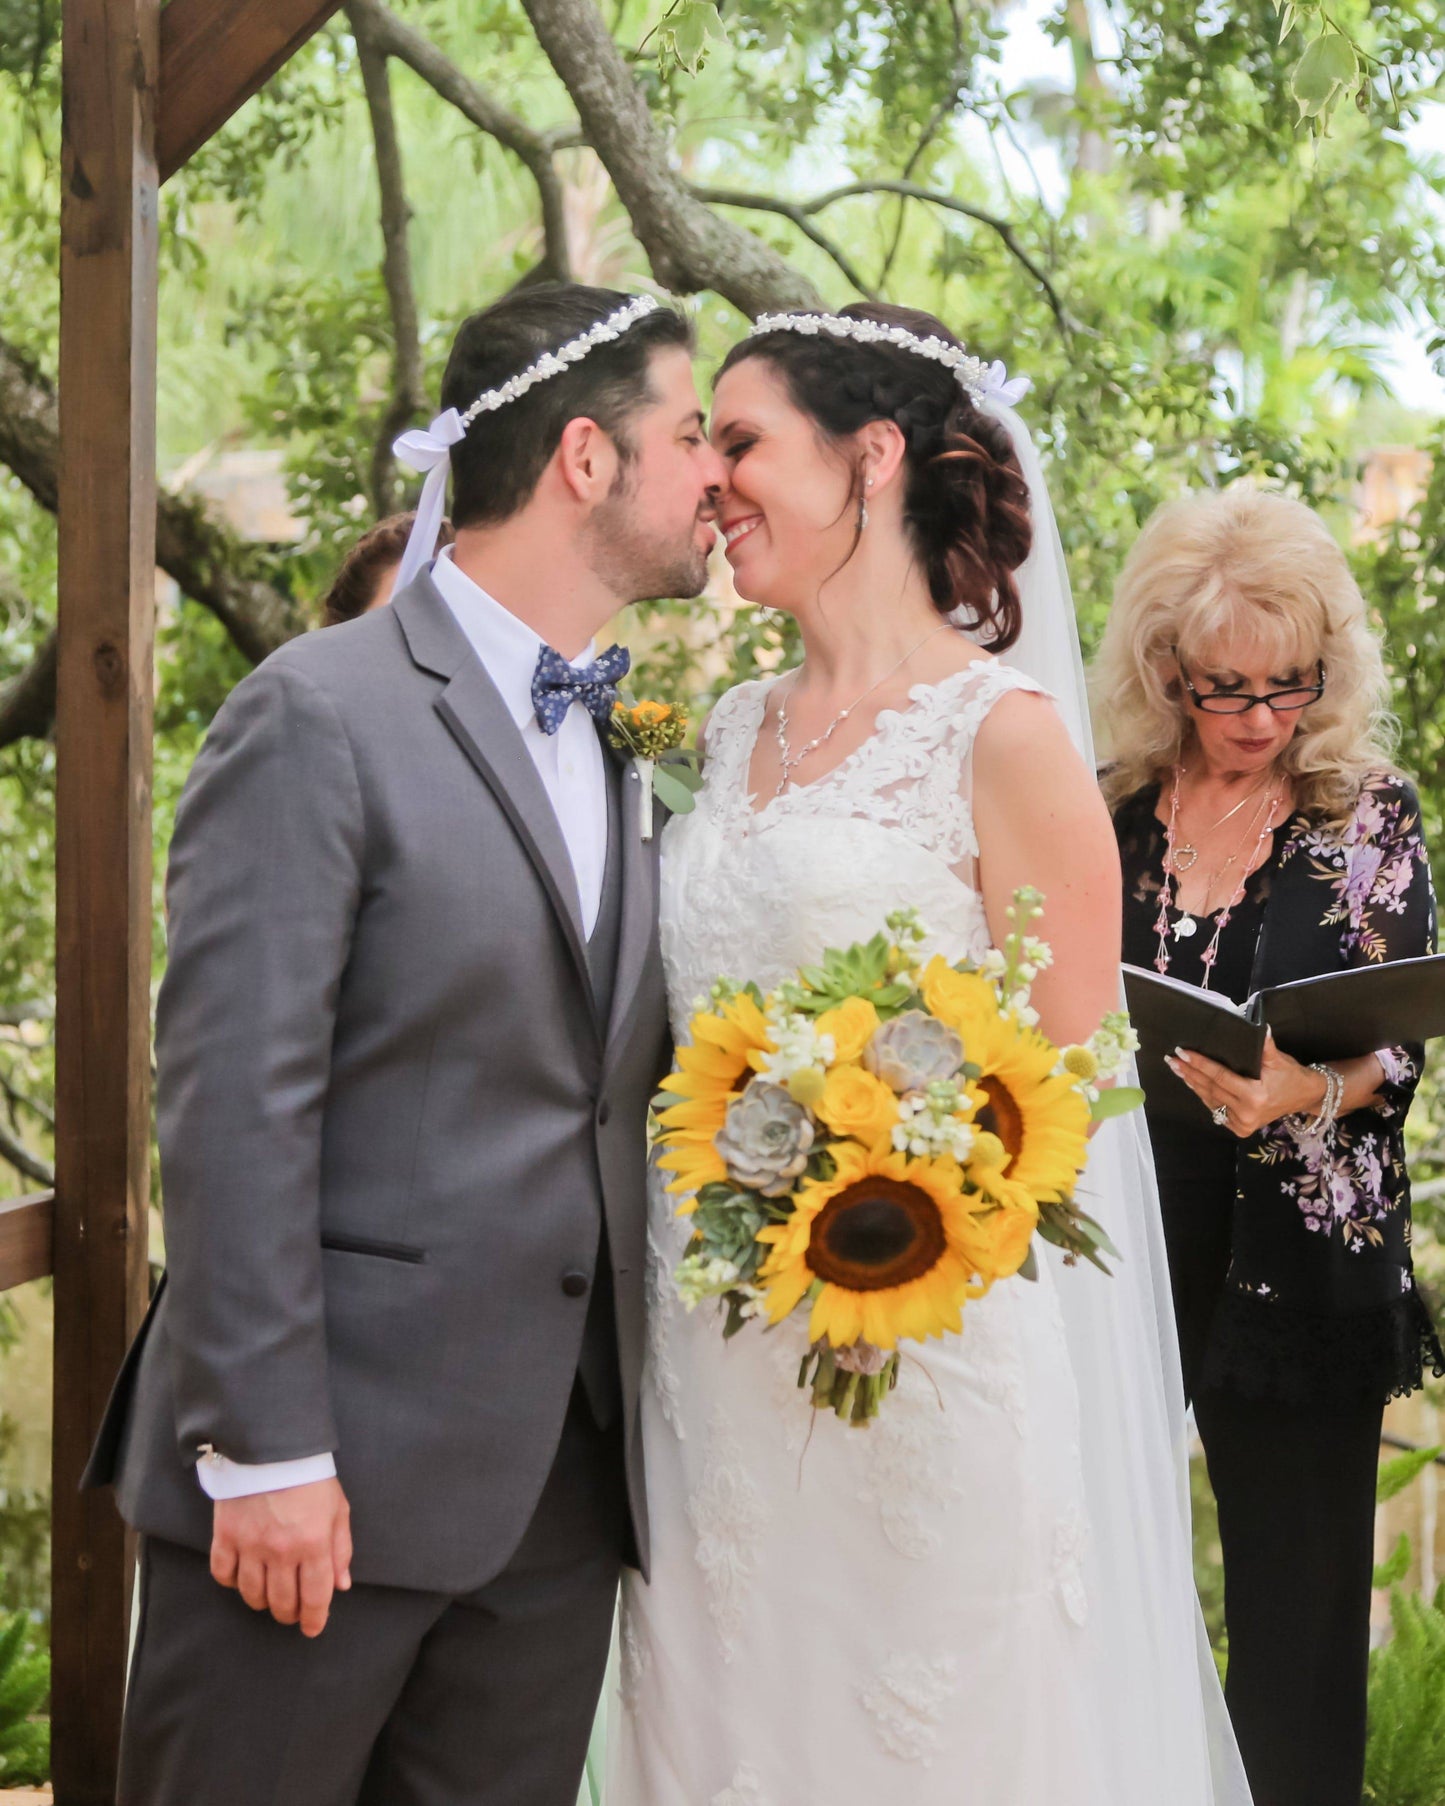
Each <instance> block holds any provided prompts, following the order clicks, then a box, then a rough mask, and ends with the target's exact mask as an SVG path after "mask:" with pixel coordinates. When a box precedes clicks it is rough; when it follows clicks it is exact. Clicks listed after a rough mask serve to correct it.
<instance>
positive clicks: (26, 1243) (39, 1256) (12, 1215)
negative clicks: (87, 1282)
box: [0, 1191, 55, 1292]
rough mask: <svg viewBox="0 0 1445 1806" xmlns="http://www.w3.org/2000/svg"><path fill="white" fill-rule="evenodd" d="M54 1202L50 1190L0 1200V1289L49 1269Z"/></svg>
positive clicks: (53, 1196)
mask: <svg viewBox="0 0 1445 1806" xmlns="http://www.w3.org/2000/svg"><path fill="white" fill-rule="evenodd" d="M54 1204H55V1193H54V1192H50V1191H42V1192H36V1193H35V1194H34V1196H33V1197H28V1198H6V1199H5V1201H4V1202H3V1203H0V1292H8V1291H9V1290H10V1288H11V1287H12V1286H23V1285H25V1284H26V1283H27V1282H28V1281H29V1280H32V1279H44V1277H45V1276H46V1274H47V1273H49V1271H50V1264H51V1252H52V1242H51V1223H52V1215H53V1208H54Z"/></svg>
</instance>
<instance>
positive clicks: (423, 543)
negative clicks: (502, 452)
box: [391, 408, 467, 595]
mask: <svg viewBox="0 0 1445 1806" xmlns="http://www.w3.org/2000/svg"><path fill="white" fill-rule="evenodd" d="M466 436H467V429H466V428H465V427H464V426H463V425H462V417H461V415H460V414H459V413H458V412H457V411H456V409H455V408H447V409H446V411H445V412H444V413H441V414H438V415H437V417H436V419H435V420H433V421H432V423H431V425H430V426H429V427H427V428H426V430H425V431H422V429H421V428H420V427H413V428H412V430H411V431H410V432H408V433H403V434H402V435H401V437H400V438H399V439H397V440H396V441H395V442H394V443H393V445H392V448H391V449H392V450H393V451H394V452H395V453H396V455H397V457H398V458H399V459H400V461H401V462H402V463H403V464H405V465H406V467H407V469H408V470H424V471H425V472H426V481H425V482H424V483H423V484H422V488H421V500H420V501H419V502H418V503H417V505H416V519H415V520H414V521H413V522H412V528H411V532H410V534H409V535H408V537H407V542H406V550H405V551H404V552H403V553H402V555H401V568H400V570H398V572H397V573H396V584H395V586H394V588H395V593H396V594H398V595H399V594H400V593H401V591H402V590H404V589H405V588H406V586H407V584H408V583H410V582H411V580H412V578H413V577H415V576H416V574H417V572H418V571H419V570H420V569H421V568H422V566H423V565H425V564H429V563H430V562H431V560H432V558H433V556H434V555H435V553H436V549H437V535H438V534H439V533H440V532H441V529H442V516H443V514H444V513H445V511H446V500H447V472H448V471H449V470H450V469H451V467H452V451H451V448H452V447H453V446H454V445H456V444H457V443H458V442H459V441H460V440H462V439H465V438H466Z"/></svg>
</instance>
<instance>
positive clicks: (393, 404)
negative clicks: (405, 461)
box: [347, 6, 426, 520]
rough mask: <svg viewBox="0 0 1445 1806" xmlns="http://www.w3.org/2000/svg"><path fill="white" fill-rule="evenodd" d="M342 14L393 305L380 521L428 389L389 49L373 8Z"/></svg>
mask: <svg viewBox="0 0 1445 1806" xmlns="http://www.w3.org/2000/svg"><path fill="white" fill-rule="evenodd" d="M347 17H348V19H349V20H350V22H351V30H352V33H353V35H354V36H355V38H356V56H357V61H358V63H359V64H360V65H361V80H362V85H363V86H364V87H365V89H366V107H367V111H368V113H369V114H370V115H371V136H372V140H373V142H374V143H375V146H376V180H377V187H378V189H379V190H380V196H381V242H382V254H381V274H382V280H383V282H384V283H385V285H386V299H387V304H388V306H389V307H390V309H391V333H392V359H391V401H390V402H389V404H388V405H387V409H386V412H385V413H384V414H383V415H382V417H381V423H380V425H379V426H378V428H377V433H376V443H375V445H374V446H373V447H372V453H371V505H372V508H373V509H374V511H375V513H376V517H377V519H378V520H380V519H382V518H383V517H384V516H386V515H388V514H394V513H395V512H396V511H397V509H398V508H399V507H400V505H401V497H400V495H399V493H398V490H397V482H396V459H395V457H394V456H393V454H392V449H391V446H392V441H393V440H394V439H395V438H396V436H397V434H398V433H401V432H404V431H405V430H406V428H407V427H409V426H410V425H411V423H412V421H413V420H414V419H415V418H416V416H417V415H418V414H420V413H421V411H422V409H423V408H424V407H425V405H426V394H425V388H424V385H423V381H422V364H421V333H420V329H419V328H418V326H417V314H416V291H415V290H414V288H413V287H412V278H411V251H410V248H409V247H408V244H407V227H408V223H409V221H410V219H411V206H410V204H409V203H408V201H407V198H406V181H405V176H404V173H403V170H402V163H401V144H400V142H399V141H398V138H397V134H396V114H395V113H394V111H393V110H392V104H391V74H390V70H389V69H388V66H387V57H386V52H385V51H384V50H382V49H381V48H380V47H379V46H378V44H377V42H376V37H375V34H374V32H373V30H372V21H371V15H370V13H368V12H367V10H366V8H365V7H364V6H350V7H348V8H347Z"/></svg>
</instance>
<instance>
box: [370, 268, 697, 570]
mask: <svg viewBox="0 0 1445 1806" xmlns="http://www.w3.org/2000/svg"><path fill="white" fill-rule="evenodd" d="M661 305H662V303H661V302H660V301H657V300H655V299H654V298H653V297H652V296H651V295H635V296H634V297H633V298H632V300H631V301H629V302H628V303H627V305H626V306H625V307H619V308H618V309H617V310H616V312H615V313H610V314H608V315H607V317H606V318H605V319H602V320H598V321H597V322H596V323H595V324H594V325H592V326H589V327H588V328H587V330H586V332H581V333H578V335H577V337H576V338H575V339H569V340H568V341H567V343H566V344H565V345H559V346H558V347H557V349H556V350H555V351H544V352H543V353H542V355H541V356H540V357H539V358H537V359H536V361H535V362H534V363H531V364H528V366H527V368H526V369H525V370H519V371H518V372H517V374H516V375H515V376H509V377H508V378H507V380H506V382H504V383H501V384H500V385H499V386H498V387H497V388H495V389H487V390H485V391H484V392H483V393H482V394H480V395H479V396H478V397H477V399H476V400H475V401H474V402H473V403H472V405H471V406H470V407H469V408H468V409H467V410H466V412H465V413H464V414H459V413H458V412H457V410H456V409H455V408H445V409H443V411H442V412H441V413H440V414H438V415H437V417H436V419H435V420H433V421H432V423H431V425H430V426H429V427H427V428H426V430H425V431H422V430H421V429H420V428H414V429H413V430H412V431H411V432H409V433H403V434H402V435H401V437H400V438H399V439H398V440H397V441H396V442H395V443H394V444H393V446H392V448H391V449H392V450H393V451H394V452H395V453H396V455H397V457H398V458H399V459H400V460H401V462H402V463H403V464H405V465H406V467H407V468H408V469H409V470H424V471H425V472H426V481H425V483H423V484H422V490H421V500H420V501H419V502H418V503H417V505H416V519H415V520H414V521H413V522H412V529H411V533H410V535H409V536H408V538H407V542H406V550H405V552H403V553H402V559H401V567H400V569H399V570H398V571H397V573H396V584H395V588H396V589H397V590H398V591H400V590H403V589H405V588H406V586H407V584H408V583H410V582H411V580H412V578H413V577H415V576H416V574H417V572H418V571H419V570H420V569H421V568H422V566H423V565H424V564H427V563H429V562H430V560H431V557H432V554H433V553H434V552H435V551H436V543H437V534H438V533H439V532H440V531H441V524H442V512H443V509H444V508H445V506H446V495H447V473H448V471H450V469H451V465H452V450H451V448H452V447H453V446H454V445H456V444H457V443H458V442H459V441H460V440H462V439H465V438H466V436H467V428H468V427H469V426H470V425H471V424H472V422H473V421H474V420H475V419H476V418H477V417H478V416H479V415H481V414H491V413H495V412H496V410H497V409H498V408H504V407H506V406H507V404H508V403H509V402H513V401H516V400H518V399H519V398H520V397H521V396H523V395H525V394H526V393H527V391H528V390H529V389H533V388H535V387H536V386H537V384H538V383H542V382H546V381H547V380H548V378H549V377H553V376H560V375H561V374H562V372H563V371H564V370H570V369H571V367H572V365H573V364H580V363H581V362H582V359H583V358H584V357H586V356H587V354H588V352H589V351H595V350H596V349H597V347H598V346H599V345H608V344H610V343H611V342H612V341H613V340H614V339H620V338H621V337H622V335H623V333H625V332H626V331H627V330H628V328H629V327H631V326H635V325H636V324H637V322H638V321H639V320H645V319H646V318H647V316H648V315H649V314H652V313H656V312H657V310H658V308H659V307H661Z"/></svg>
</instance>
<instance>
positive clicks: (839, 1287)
mask: <svg viewBox="0 0 1445 1806" xmlns="http://www.w3.org/2000/svg"><path fill="white" fill-rule="evenodd" d="M828 1151H829V1153H830V1154H831V1155H832V1157H833V1160H834V1162H835V1171H834V1174H833V1176H832V1178H830V1179H826V1180H804V1181H803V1183H802V1184H801V1185H800V1186H799V1188H798V1190H797V1191H796V1192H795V1193H794V1197H793V1211H792V1214H791V1215H790V1216H789V1217H788V1218H787V1220H786V1221H785V1222H782V1223H775V1224H770V1225H769V1226H768V1227H767V1228H765V1229H762V1230H760V1231H759V1234H758V1239H759V1241H762V1242H766V1243H770V1244H771V1252H770V1253H769V1254H768V1256H767V1259H766V1260H765V1262H764V1264H763V1267H762V1269H761V1272H760V1274H759V1283H760V1284H761V1285H762V1287H763V1288H764V1291H765V1293H766V1298H767V1313H768V1317H769V1319H770V1320H771V1321H772V1322H773V1323H781V1322H782V1320H783V1318H784V1317H786V1316H787V1315H788V1314H789V1312H791V1311H792V1310H793V1309H795V1307H796V1306H797V1305H798V1303H799V1302H800V1301H801V1300H802V1299H803V1297H804V1296H805V1295H806V1294H807V1293H808V1291H809V1290H810V1289H811V1288H812V1287H813V1286H814V1285H815V1284H816V1283H818V1282H821V1284H820V1285H819V1290H818V1294H817V1297H816V1298H815V1300H814V1302H813V1309H812V1316H811V1319H810V1323H809V1334H810V1335H811V1336H812V1338H813V1340H814V1341H817V1340H818V1339H819V1338H821V1337H825V1336H826V1337H827V1339H828V1341H829V1342H830V1343H831V1344H832V1345H833V1347H835V1348H842V1347H845V1346H846V1345H847V1344H848V1343H851V1342H856V1341H858V1340H860V1338H861V1339H862V1340H864V1341H868V1342H871V1343H872V1344H873V1345H874V1347H875V1348H894V1347H896V1346H897V1343H898V1341H899V1338H900V1337H905V1336H907V1337H912V1338H914V1339H915V1340H919V1341H921V1340H922V1339H923V1338H924V1337H926V1336H939V1335H943V1334H944V1333H945V1332H946V1331H948V1330H953V1331H957V1330H959V1329H961V1328H962V1327H963V1315H962V1313H963V1305H964V1302H965V1300H967V1299H968V1298H971V1297H975V1298H976V1297H979V1296H981V1295H982V1294H983V1293H984V1292H986V1291H987V1290H988V1287H989V1285H990V1284H991V1283H992V1281H993V1279H994V1278H995V1277H998V1272H997V1271H996V1267H997V1263H998V1262H999V1260H1000V1259H1001V1258H1002V1257H1003V1256H1004V1255H1006V1254H1007V1252H1008V1250H1006V1249H1005V1248H1004V1247H1003V1240H1004V1238H1003V1236H1002V1234H1001V1232H1000V1229H999V1227H998V1226H991V1225H992V1219H993V1217H995V1216H998V1215H999V1214H1001V1213H1000V1212H999V1211H998V1210H996V1209H994V1208H992V1207H991V1206H990V1205H989V1202H988V1200H986V1199H982V1198H979V1197H976V1196H975V1195H973V1194H972V1193H970V1192H968V1191H966V1190H965V1189H964V1184H963V1174H962V1173H961V1172H960V1170H959V1168H958V1166H957V1165H956V1163H955V1162H954V1161H952V1160H949V1159H946V1158H943V1159H936V1160H929V1159H925V1160H910V1159H909V1158H908V1157H907V1155H904V1154H897V1153H893V1152H891V1151H888V1150H886V1149H885V1148H884V1147H881V1146H879V1147H874V1148H871V1149H870V1148H865V1147H862V1146H860V1145H859V1144H858V1143H857V1142H854V1141H840V1142H836V1143H834V1144H833V1146H832V1147H830V1149H829V1150H828ZM980 1209H982V1210H983V1211H985V1212H986V1213H987V1214H986V1215H985V1216H984V1217H983V1218H982V1219H981V1220H980V1219H979V1218H978V1216H977V1215H976V1212H978V1211H979V1210H980ZM1022 1258H1023V1257H1022V1255H1021V1254H1020V1256H1019V1259H1020V1260H1021V1259H1022ZM1017 1264H1018V1263H1017V1261H1015V1262H1014V1266H1013V1267H1011V1268H1009V1271H1014V1270H1016V1268H1017Z"/></svg>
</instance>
